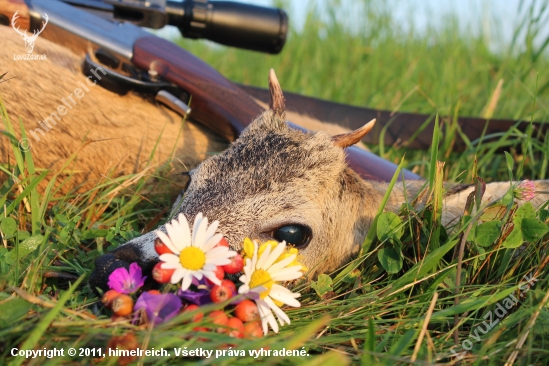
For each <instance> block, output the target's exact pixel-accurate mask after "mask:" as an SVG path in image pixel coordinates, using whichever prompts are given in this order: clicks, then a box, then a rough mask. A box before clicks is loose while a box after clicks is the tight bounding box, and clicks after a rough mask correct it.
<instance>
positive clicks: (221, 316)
mask: <svg viewBox="0 0 549 366" xmlns="http://www.w3.org/2000/svg"><path fill="white" fill-rule="evenodd" d="M208 318H210V319H211V320H212V323H214V324H215V325H220V326H221V327H219V328H217V329H215V331H216V332H217V333H224V332H225V330H226V328H224V327H223V326H225V325H227V322H228V321H229V317H228V316H227V314H225V313H224V312H223V311H221V310H214V311H212V312H211V313H209V314H208Z"/></svg>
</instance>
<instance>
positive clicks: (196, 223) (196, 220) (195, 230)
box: [192, 212, 203, 246]
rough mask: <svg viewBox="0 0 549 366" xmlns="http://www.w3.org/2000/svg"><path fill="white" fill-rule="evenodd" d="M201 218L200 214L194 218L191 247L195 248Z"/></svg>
mask: <svg viewBox="0 0 549 366" xmlns="http://www.w3.org/2000/svg"><path fill="white" fill-rule="evenodd" d="M202 220H203V216H202V212H199V213H198V215H196V217H195V218H194V224H193V237H192V245H193V246H196V242H197V241H196V237H197V235H198V233H199V228H200V224H201V223H202Z"/></svg>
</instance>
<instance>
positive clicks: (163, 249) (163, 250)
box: [154, 238, 173, 255]
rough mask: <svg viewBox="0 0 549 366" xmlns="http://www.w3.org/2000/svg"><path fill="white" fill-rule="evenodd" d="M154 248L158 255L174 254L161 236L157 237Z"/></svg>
mask: <svg viewBox="0 0 549 366" xmlns="http://www.w3.org/2000/svg"><path fill="white" fill-rule="evenodd" d="M154 250H156V252H157V253H158V255H162V254H173V252H172V251H171V250H170V249H169V248H168V247H167V246H166V244H164V242H163V241H162V240H160V238H156V240H155V241H154Z"/></svg>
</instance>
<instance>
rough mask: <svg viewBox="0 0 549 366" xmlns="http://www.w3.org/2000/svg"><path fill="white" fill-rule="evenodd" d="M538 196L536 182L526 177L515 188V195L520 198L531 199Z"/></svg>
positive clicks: (523, 199)
mask: <svg viewBox="0 0 549 366" xmlns="http://www.w3.org/2000/svg"><path fill="white" fill-rule="evenodd" d="M535 196H536V185H535V184H534V182H532V181H530V180H528V179H526V180H523V181H522V182H520V183H519V185H518V186H517V188H516V189H515V197H516V198H517V199H518V200H522V201H530V200H531V199H533V198H534V197H535Z"/></svg>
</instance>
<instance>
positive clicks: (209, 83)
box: [132, 36, 422, 181]
mask: <svg viewBox="0 0 549 366" xmlns="http://www.w3.org/2000/svg"><path fill="white" fill-rule="evenodd" d="M133 51H134V55H133V59H132V61H133V63H134V64H135V65H136V66H137V67H139V68H141V69H143V70H151V69H152V70H155V71H156V72H157V73H158V74H159V75H160V76H162V77H163V78H164V79H166V80H168V81H170V82H172V83H174V84H177V85H178V86H179V87H180V88H182V89H183V90H185V91H187V92H188V93H189V94H190V95H192V100H191V104H192V105H191V108H192V118H193V119H194V120H196V121H197V122H200V123H202V124H204V125H205V126H206V127H208V128H210V129H211V130H212V131H214V132H216V133H218V134H220V135H221V136H223V137H225V138H227V139H228V140H230V141H232V140H234V139H236V138H237V137H238V135H239V134H240V133H241V132H242V130H243V129H244V128H246V126H248V125H249V124H250V123H251V122H252V121H253V120H254V119H255V118H256V117H257V116H258V115H259V114H261V113H262V112H263V108H262V107H261V106H259V105H258V104H257V103H256V102H255V101H254V100H253V99H252V98H251V97H250V96H249V95H248V94H247V93H246V92H244V91H243V90H242V89H240V88H239V87H237V86H236V85H235V84H233V83H232V82H231V81H229V80H227V79H226V78H225V77H224V76H223V75H221V74H220V73H219V72H217V71H216V70H215V69H214V68H212V67H211V66H210V65H208V64H206V63H205V62H203V61H202V60H200V59H199V58H198V57H196V56H194V55H192V54H191V53H189V52H187V51H186V50H184V49H182V48H180V47H179V46H177V45H175V44H173V43H171V42H169V41H166V40H163V39H159V38H158V37H155V36H150V37H144V38H140V39H139V40H137V41H136V42H135V44H134V49H133ZM365 122H366V121H365ZM289 124H290V126H292V127H294V128H297V129H300V130H304V129H303V128H301V127H298V126H296V125H295V124H293V123H291V122H289ZM347 163H348V165H349V167H351V168H352V169H353V170H355V171H356V172H357V173H358V174H359V175H360V176H361V177H362V178H363V179H369V180H378V181H389V180H390V179H391V178H392V176H393V174H394V172H395V171H396V165H395V164H393V163H391V162H388V161H386V160H384V159H382V158H380V157H379V156H377V155H375V154H373V153H370V152H368V151H364V150H362V149H359V148H357V147H350V148H348V149H347ZM403 173H404V178H405V179H411V180H417V179H422V178H421V177H419V176H418V175H416V174H414V173H412V172H410V171H408V170H404V172H403Z"/></svg>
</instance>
